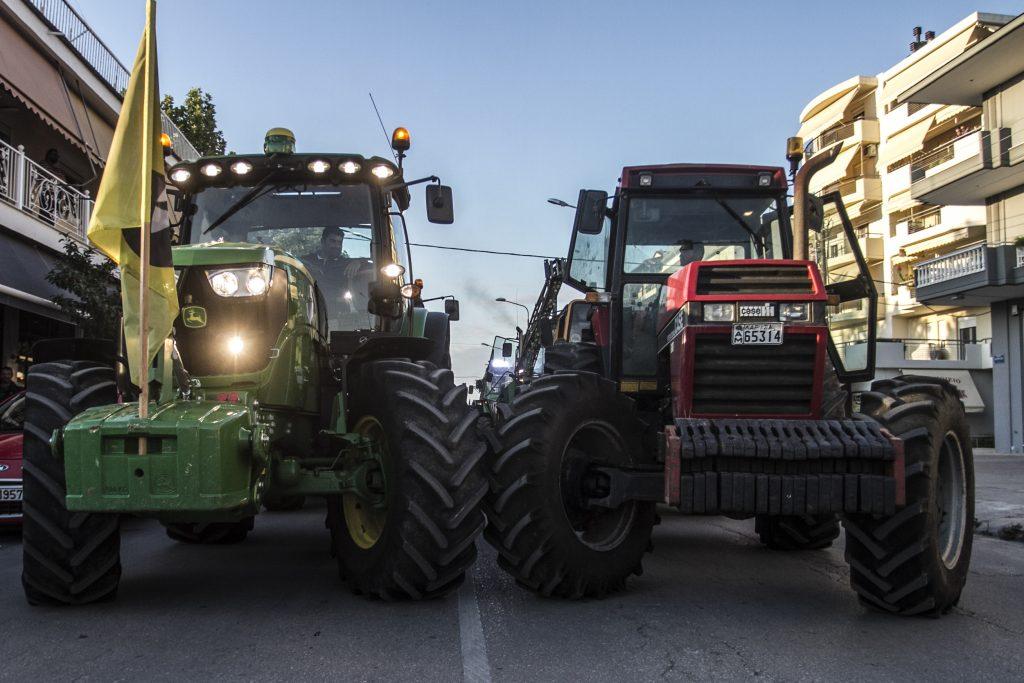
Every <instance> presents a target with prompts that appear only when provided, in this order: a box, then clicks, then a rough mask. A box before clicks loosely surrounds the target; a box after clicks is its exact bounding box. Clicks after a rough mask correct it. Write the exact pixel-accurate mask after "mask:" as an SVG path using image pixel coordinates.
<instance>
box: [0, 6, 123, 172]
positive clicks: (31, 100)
mask: <svg viewBox="0 0 1024 683" xmlns="http://www.w3.org/2000/svg"><path fill="white" fill-rule="evenodd" d="M0 45H3V49H2V50H0V74H2V75H0V86H2V87H3V88H4V89H5V90H7V91H8V92H10V93H11V95H13V96H14V97H15V98H16V99H18V100H19V101H20V102H21V103H22V104H24V105H25V106H26V107H28V108H29V109H30V110H31V111H32V112H33V113H35V114H36V115H37V116H38V117H39V118H40V119H42V121H43V122H44V123H45V124H46V125H48V126H50V127H51V128H53V129H54V130H55V131H57V132H58V133H60V134H61V135H62V136H63V137H64V138H66V139H67V140H68V142H70V143H72V144H73V145H75V146H77V147H78V148H80V149H81V150H82V151H83V152H85V153H86V154H92V155H93V156H94V157H95V158H96V159H97V160H100V161H102V160H103V159H105V158H106V155H107V151H108V150H109V148H110V140H111V139H112V138H113V129H112V128H111V127H110V126H109V125H108V124H107V123H106V121H104V120H103V119H102V117H100V116H99V115H98V114H97V113H96V112H95V111H93V110H91V109H90V108H89V107H88V106H87V105H86V104H84V103H83V102H82V100H81V99H80V98H79V97H78V94H77V93H76V92H74V88H73V85H71V84H68V87H67V89H65V82H64V79H63V78H62V76H61V73H60V71H59V70H58V67H57V65H55V64H53V63H52V62H50V61H49V60H47V59H46V58H45V57H44V56H43V55H42V54H41V53H40V52H39V51H37V50H36V49H35V48H34V47H33V46H32V45H31V44H30V43H29V42H28V41H27V40H25V38H23V37H22V35H21V34H20V33H18V32H17V31H16V30H15V29H14V27H13V26H12V25H10V24H9V23H7V22H0ZM87 110H88V114H89V116H88V119H87V118H86V112H87ZM90 123H91V124H92V125H91V127H90ZM94 133H95V136H94Z"/></svg>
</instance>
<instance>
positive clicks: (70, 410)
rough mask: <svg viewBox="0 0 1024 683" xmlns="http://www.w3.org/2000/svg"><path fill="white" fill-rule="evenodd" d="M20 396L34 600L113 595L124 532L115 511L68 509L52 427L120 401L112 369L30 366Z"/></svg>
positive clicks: (28, 571) (27, 573) (27, 558)
mask: <svg viewBox="0 0 1024 683" xmlns="http://www.w3.org/2000/svg"><path fill="white" fill-rule="evenodd" d="M26 385H27V387H26V388H27V392H26V400H25V424H24V433H25V441H24V446H23V457H24V460H23V467H24V479H25V483H24V486H25V489H24V514H25V517H24V524H23V527H22V548H23V552H24V564H23V566H22V574H21V581H22V584H23V586H24V588H25V597H26V598H27V599H28V602H29V604H32V605H80V604H86V603H90V602H96V601H99V600H109V599H112V598H113V597H114V596H115V595H116V594H117V585H118V582H119V581H120V579H121V531H120V525H119V518H118V516H117V515H114V514H90V513H85V512H68V510H67V508H66V503H65V496H66V495H67V480H66V479H65V476H64V462H63V459H62V458H60V457H58V456H57V455H55V453H54V449H53V448H51V446H50V438H51V436H52V435H53V433H54V431H55V430H57V429H59V428H61V427H63V426H64V425H65V424H67V422H68V421H69V420H70V419H71V418H72V417H73V416H74V415H75V414H77V413H79V412H81V411H83V410H85V409H86V408H91V407H94V406H101V405H107V404H111V403H115V402H116V401H117V388H116V385H115V382H114V370H113V369H112V368H110V367H107V366H105V365H102V364H99V363H93V362H89V361H71V360H66V361H57V362H53V363H39V364H38V365H34V366H32V367H31V368H29V371H28V381H27V382H26Z"/></svg>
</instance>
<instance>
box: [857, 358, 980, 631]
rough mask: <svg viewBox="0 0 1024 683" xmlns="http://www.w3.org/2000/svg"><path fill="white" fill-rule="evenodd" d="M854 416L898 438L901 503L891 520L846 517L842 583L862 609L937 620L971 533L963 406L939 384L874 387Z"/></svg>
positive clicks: (965, 558)
mask: <svg viewBox="0 0 1024 683" xmlns="http://www.w3.org/2000/svg"><path fill="white" fill-rule="evenodd" d="M861 410H862V412H863V413H865V414H866V415H867V416H868V417H870V418H872V419H875V420H877V421H878V422H879V423H881V425H882V426H883V427H885V428H886V429H888V430H889V431H890V432H892V433H893V434H895V435H896V436H898V437H900V438H902V439H903V442H904V453H905V455H904V457H905V461H906V491H907V504H906V506H905V507H903V508H902V509H900V510H898V511H897V512H896V514H894V515H892V516H891V517H874V516H860V515H858V516H849V517H846V518H844V520H843V526H844V527H845V528H846V559H847V561H848V562H849V564H850V583H851V585H852V586H853V589H854V590H855V591H857V594H858V595H859V596H860V599H861V601H862V602H863V603H865V604H866V605H869V606H871V607H874V608H877V609H880V610H884V611H886V612H892V613H895V614H903V615H913V614H927V615H939V614H943V613H945V612H948V611H949V610H950V609H952V607H953V606H954V605H956V604H957V601H958V600H959V599H960V593H961V591H962V590H963V587H964V583H965V582H966V581H967V570H968V567H969V566H970V561H971V546H972V541H973V532H974V456H973V453H972V451H971V440H970V432H969V430H968V426H967V418H966V416H965V414H964V408H963V405H962V404H961V402H960V398H959V395H958V393H957V391H956V389H955V388H954V387H953V386H952V385H951V384H949V383H948V382H946V381H945V380H942V379H937V378H934V377H921V376H915V375H906V376H902V377H897V378H895V379H891V380H880V381H877V382H874V383H873V384H872V386H871V391H867V392H864V393H863V394H862V395H861Z"/></svg>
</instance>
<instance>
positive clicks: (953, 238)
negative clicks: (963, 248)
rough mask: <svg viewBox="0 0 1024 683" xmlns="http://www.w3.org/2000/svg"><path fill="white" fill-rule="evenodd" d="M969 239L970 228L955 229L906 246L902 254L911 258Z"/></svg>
mask: <svg viewBox="0 0 1024 683" xmlns="http://www.w3.org/2000/svg"><path fill="white" fill-rule="evenodd" d="M982 227H984V226H982ZM970 238H971V234H970V228H957V229H956V230H950V231H949V232H944V233H942V234H941V235H938V236H937V237H932V238H931V239H926V240H922V241H920V242H917V243H914V244H908V245H907V246H905V247H903V252H904V253H905V254H907V255H908V256H912V255H914V254H921V253H923V252H927V251H934V250H936V249H938V248H939V247H944V246H946V245H947V244H953V243H955V242H960V241H962V240H966V239H970Z"/></svg>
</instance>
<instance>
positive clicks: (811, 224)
mask: <svg viewBox="0 0 1024 683" xmlns="http://www.w3.org/2000/svg"><path fill="white" fill-rule="evenodd" d="M805 220H806V222H807V229H808V230H813V231H814V232H821V226H822V225H824V224H825V205H824V204H823V203H822V201H821V197H818V196H816V195H813V194H809V195H807V217H806V219H805Z"/></svg>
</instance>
